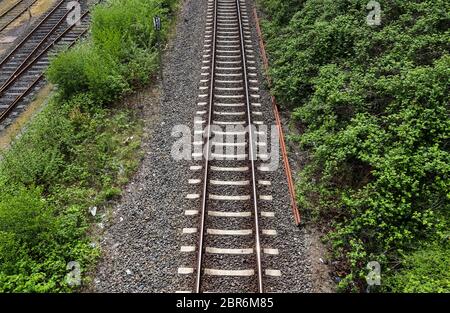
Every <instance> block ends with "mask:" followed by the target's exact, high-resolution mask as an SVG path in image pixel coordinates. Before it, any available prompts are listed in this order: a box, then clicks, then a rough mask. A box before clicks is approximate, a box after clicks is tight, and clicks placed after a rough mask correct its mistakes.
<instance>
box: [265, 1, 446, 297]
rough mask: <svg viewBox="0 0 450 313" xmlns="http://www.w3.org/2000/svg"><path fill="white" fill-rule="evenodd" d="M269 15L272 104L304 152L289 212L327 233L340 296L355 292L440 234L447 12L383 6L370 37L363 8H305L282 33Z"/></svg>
mask: <svg viewBox="0 0 450 313" xmlns="http://www.w3.org/2000/svg"><path fill="white" fill-rule="evenodd" d="M267 3H269V5H268V6H267V8H268V9H269V10H267V11H266V12H267V14H268V15H269V16H275V18H273V19H269V20H266V21H265V22H264V24H263V29H264V31H265V35H266V39H267V41H268V52H269V57H270V62H271V75H272V77H273V79H274V88H273V92H274V94H275V95H276V96H277V97H278V98H279V99H280V100H281V101H280V102H281V103H282V104H283V105H284V107H285V108H286V109H289V110H291V111H292V124H293V125H294V126H295V125H297V126H298V127H299V129H300V130H301V135H298V136H291V140H292V141H294V142H296V143H298V144H299V145H300V146H301V147H302V148H303V149H306V150H308V151H309V152H310V158H309V161H308V164H307V166H306V167H305V168H304V169H303V170H302V171H301V173H299V176H300V179H299V180H298V199H299V202H300V204H301V207H303V208H310V211H312V212H310V213H311V216H313V217H315V218H324V219H326V220H329V219H331V220H333V221H334V224H333V227H332V229H331V231H330V233H329V234H328V236H327V238H328V239H329V242H330V243H331V245H332V247H333V251H334V255H335V258H336V259H338V260H340V261H341V263H340V267H341V268H340V270H342V271H344V272H345V273H346V274H347V276H346V278H345V279H344V280H343V281H344V283H342V284H341V287H342V288H344V289H348V290H350V289H357V290H363V289H365V287H364V279H363V278H364V276H365V274H366V270H365V265H366V264H367V262H368V261H372V260H377V261H379V262H380V263H382V266H384V267H388V268H389V266H390V264H392V263H393V262H394V261H395V260H397V259H398V258H401V255H403V252H404V251H410V250H411V249H412V248H413V247H414V244H415V243H417V242H418V241H423V242H433V241H435V240H439V239H442V238H444V237H445V233H446V231H447V230H448V226H449V225H448V221H449V219H448V217H449V215H448V213H449V211H450V210H449V208H450V194H449V193H448V190H449V188H450V178H449V175H450V165H449V164H450V153H449V146H448V135H449V134H450V120H449V119H448V116H449V106H448V99H449V91H448V82H449V78H450V72H449V68H450V56H449V45H448V37H449V30H448V25H449V17H448V15H446V14H445V12H448V10H449V9H450V7H449V4H448V2H446V1H420V2H411V1H393V2H387V3H382V16H381V21H382V25H381V26H379V27H373V26H368V25H367V24H366V22H365V18H366V15H367V13H368V11H367V10H366V8H365V6H366V4H367V1H356V0H355V1H344V0H342V1H330V0H308V1H304V2H302V3H300V4H298V5H297V6H296V7H295V9H294V11H295V12H294V13H289V14H288V15H286V16H288V17H289V18H290V20H289V21H288V22H286V21H285V20H283V19H280V18H277V14H278V12H274V13H273V14H272V11H270V9H272V8H278V7H280V8H282V7H283V5H282V4H281V3H282V1H275V0H265V1H263V4H266V5H267ZM291 9H292V8H291ZM279 10H280V11H281V12H284V11H283V9H279ZM291 12H292V11H291ZM282 14H283V15H284V14H285V13H282ZM445 25H447V26H445ZM434 287H435V288H436V290H438V288H439V286H437V285H436V286H434ZM405 288H408V287H405Z"/></svg>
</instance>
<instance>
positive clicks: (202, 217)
mask: <svg viewBox="0 0 450 313" xmlns="http://www.w3.org/2000/svg"><path fill="white" fill-rule="evenodd" d="M235 1H236V7H237V17H238V26H239V37H240V50H241V54H242V70H243V76H244V77H243V81H244V90H245V105H246V109H247V122H248V140H249V161H250V165H251V175H252V198H253V214H254V223H255V225H254V227H255V251H256V267H257V281H258V292H261V293H262V292H264V288H263V279H262V263H261V241H260V230H259V216H258V214H259V211H258V203H257V202H258V196H257V191H256V173H255V157H256V153H255V149H254V141H253V125H252V117H251V109H250V107H251V103H250V94H249V86H248V75H247V64H246V55H245V53H246V50H245V42H244V41H245V39H244V33H243V25H242V18H241V10H240V1H239V0H235ZM217 7H218V1H217V0H215V1H214V15H213V19H214V20H213V25H214V26H213V33H212V40H211V42H212V53H211V74H210V75H211V76H210V90H209V104H208V107H209V112H208V120H207V124H206V125H207V130H206V151H205V169H204V178H203V194H202V208H201V212H200V229H199V240H198V251H197V267H196V280H195V292H196V293H200V292H201V279H202V272H201V271H202V263H203V248H204V247H203V245H204V233H205V220H206V210H207V192H208V177H209V171H208V168H209V157H210V137H211V120H212V112H213V103H214V83H215V79H214V78H215V63H216V61H215V60H216V52H217V51H216V33H217V19H218V18H217Z"/></svg>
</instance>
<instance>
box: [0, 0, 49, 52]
mask: <svg viewBox="0 0 450 313" xmlns="http://www.w3.org/2000/svg"><path fill="white" fill-rule="evenodd" d="M56 1H57V0H38V1H37V2H36V3H35V4H34V5H33V6H32V7H31V16H32V17H31V19H30V18H29V15H28V13H27V12H25V13H24V14H22V15H21V16H20V17H19V18H17V19H16V20H15V21H14V22H12V23H11V24H10V25H9V26H8V27H7V28H5V29H4V30H3V32H2V33H1V34H0V57H1V55H2V54H3V53H4V52H5V51H6V50H7V49H8V48H9V47H10V46H11V45H12V44H13V43H14V41H15V40H16V39H17V38H18V37H20V36H21V35H24V33H25V32H26V31H27V30H28V29H29V27H30V26H31V25H32V24H33V23H34V22H35V21H36V20H37V19H38V18H39V17H40V16H41V15H42V14H44V13H45V12H47V11H48V9H50V7H51V6H52V5H53V4H54V3H55V2H56ZM16 2H17V0H3V1H2V8H1V9H0V13H1V12H4V11H6V10H7V9H8V8H9V7H11V6H12V5H14V4H15V3H16Z"/></svg>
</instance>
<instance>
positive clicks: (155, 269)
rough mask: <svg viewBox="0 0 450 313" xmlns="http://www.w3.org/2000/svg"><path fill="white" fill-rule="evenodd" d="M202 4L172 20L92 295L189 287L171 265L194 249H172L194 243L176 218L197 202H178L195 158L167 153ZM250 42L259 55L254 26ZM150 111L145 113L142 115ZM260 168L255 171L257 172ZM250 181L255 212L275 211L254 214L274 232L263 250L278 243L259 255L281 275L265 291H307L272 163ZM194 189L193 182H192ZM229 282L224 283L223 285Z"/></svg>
mask: <svg viewBox="0 0 450 313" xmlns="http://www.w3.org/2000/svg"><path fill="white" fill-rule="evenodd" d="M206 2H207V1H199V0H186V1H185V3H184V8H183V9H182V11H181V12H180V16H179V18H178V26H177V32H176V35H175V38H174V39H173V40H172V41H171V45H170V46H169V48H168V51H167V54H166V57H165V66H164V83H163V86H162V95H161V99H160V101H156V105H155V106H154V107H152V108H148V107H147V108H146V111H147V121H148V122H147V125H146V127H147V133H148V134H149V139H148V142H146V144H145V146H144V149H145V157H144V159H143V161H142V164H141V167H140V168H139V170H138V172H137V174H136V175H135V177H134V178H133V179H132V181H131V183H130V184H129V186H128V187H127V190H126V192H124V196H123V198H122V200H121V201H120V203H118V204H117V206H116V207H115V208H114V209H113V212H112V215H111V218H110V219H109V221H108V222H106V223H105V224H106V228H105V231H104V236H103V240H102V242H101V247H102V250H103V257H102V260H101V262H100V263H99V265H98V267H97V270H96V273H95V274H94V275H93V283H92V286H91V287H90V288H89V289H90V290H91V291H95V292H174V291H176V290H192V286H193V275H178V274H177V270H178V267H182V266H186V267H192V266H193V265H194V261H195V254H194V253H181V252H180V246H182V245H194V244H195V242H196V235H183V234H182V233H181V230H182V228H184V227H197V225H196V223H197V217H192V216H191V217H190V216H185V215H184V210H186V209H195V208H200V201H197V200H194V201H193V200H186V199H185V196H186V194H188V193H194V192H197V190H196V189H195V187H192V186H189V185H188V179H190V178H196V177H194V175H193V172H192V171H190V170H189V167H190V166H191V165H199V164H201V163H200V162H198V161H197V162H196V161H174V160H173V159H172V158H171V156H170V151H171V148H172V145H173V142H174V141H175V140H176V139H175V138H173V137H171V135H170V134H171V130H172V127H173V126H174V125H176V124H184V125H187V126H189V127H190V128H191V129H193V120H194V119H193V118H194V116H195V111H196V110H197V108H196V105H195V103H196V100H197V96H198V85H199V80H200V67H201V60H202V50H203V34H204V26H205V25H204V24H205V17H206V14H205V12H206ZM247 8H248V14H249V16H250V17H251V21H252V23H253V26H254V22H253V12H252V8H253V0H247ZM252 29H253V41H254V43H253V45H254V48H255V52H259V44H258V39H257V35H256V28H255V27H252ZM257 67H258V71H259V73H258V76H259V77H258V78H259V81H260V82H264V81H265V79H264V76H263V75H262V69H263V67H262V62H261V60H260V59H259V60H258V61H257ZM263 85H265V84H262V86H260V88H261V89H260V95H261V101H260V102H261V103H262V108H261V111H262V112H263V120H264V121H265V123H266V125H272V124H273V121H274V117H273V112H272V105H271V102H270V96H269V94H268V92H267V91H266V90H264V86H263ZM148 115H150V117H148ZM259 173H260V172H259ZM258 179H264V180H270V181H271V182H272V186H269V187H265V188H266V189H265V190H264V194H272V195H273V201H272V202H271V203H270V204H264V205H263V206H262V208H261V209H262V210H270V211H274V212H275V216H276V217H275V218H262V219H261V223H262V225H261V228H264V229H276V230H277V232H278V234H277V236H275V237H273V236H270V238H267V236H266V237H264V236H263V237H262V240H263V242H262V244H263V246H264V247H271V248H278V249H279V250H280V255H278V256H265V257H264V259H263V268H273V269H279V270H281V272H282V277H281V278H270V277H269V278H265V286H266V291H268V292H310V291H311V290H312V283H311V271H310V263H309V260H308V249H307V243H306V241H307V235H306V233H305V231H304V230H302V229H299V228H297V227H296V226H295V224H294V220H293V216H292V213H291V207H290V202H289V193H288V187H287V183H286V178H285V175H284V169H283V165H282V162H281V160H280V166H279V168H278V170H277V171H275V172H269V173H265V174H264V175H261V176H258ZM197 188H198V187H197ZM230 283H232V282H230Z"/></svg>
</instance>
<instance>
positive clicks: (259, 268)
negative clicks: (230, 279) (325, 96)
mask: <svg viewBox="0 0 450 313" xmlns="http://www.w3.org/2000/svg"><path fill="white" fill-rule="evenodd" d="M236 6H237V16H238V22H239V32H240V37H241V40H240V41H241V51H242V70H243V74H244V86H245V87H244V91H245V102H246V103H245V104H246V106H247V122H248V141H249V142H248V144H249V150H250V151H249V159H250V164H251V170H252V189H253V190H252V191H253V192H252V193H253V214H254V221H255V250H256V266H257V275H258V291H259V292H261V293H262V292H264V288H263V281H262V265H261V240H260V237H259V216H258V215H259V211H258V194H257V192H256V174H255V157H256V153H255V149H254V145H253V144H254V142H253V124H252V113H251V109H250V95H249V88H248V77H247V60H246V55H245V42H244V31H243V28H242V17H241V8H240V0H236Z"/></svg>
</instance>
